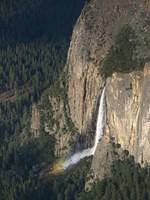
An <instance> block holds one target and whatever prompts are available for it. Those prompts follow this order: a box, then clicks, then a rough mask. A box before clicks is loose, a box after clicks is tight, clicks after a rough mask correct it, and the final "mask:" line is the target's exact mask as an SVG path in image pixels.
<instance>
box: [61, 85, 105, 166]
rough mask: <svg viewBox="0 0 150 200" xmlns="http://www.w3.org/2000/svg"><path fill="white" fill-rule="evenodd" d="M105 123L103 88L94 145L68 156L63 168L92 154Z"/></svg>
mask: <svg viewBox="0 0 150 200" xmlns="http://www.w3.org/2000/svg"><path fill="white" fill-rule="evenodd" d="M105 124H106V105H105V88H104V89H103V92H102V95H101V98H100V104H99V111H98V118H97V125H96V136H95V141H94V146H93V147H92V148H88V149H85V150H83V151H80V152H78V153H75V154H74V155H72V156H71V157H70V158H68V159H67V160H66V161H65V168H67V167H69V166H70V165H74V164H76V163H78V162H79V161H80V160H81V159H83V158H85V157H89V156H91V155H94V153H95V151H96V147H97V144H98V142H99V140H100V139H101V137H102V136H103V132H104V128H105Z"/></svg>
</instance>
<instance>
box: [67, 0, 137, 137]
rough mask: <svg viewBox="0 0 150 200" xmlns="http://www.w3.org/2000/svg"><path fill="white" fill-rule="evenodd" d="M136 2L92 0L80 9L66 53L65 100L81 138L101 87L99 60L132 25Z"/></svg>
mask: <svg viewBox="0 0 150 200" xmlns="http://www.w3.org/2000/svg"><path fill="white" fill-rule="evenodd" d="M138 6H139V1H137V0H134V1H130V0H128V1H123V0H119V1H118V0H113V1H112V0H105V1H104V0H93V1H91V2H90V3H89V4H88V5H86V6H85V8H84V9H83V11H82V13H81V16H80V17H79V19H78V21H77V24H76V26H75V28H74V30H73V35H72V40H71V44H70V48H69V53H68V60H67V65H68V67H69V89H68V100H69V108H70V114H71V118H72V120H73V122H74V124H75V126H76V127H77V128H78V130H79V132H80V133H82V134H84V133H86V131H87V129H89V128H90V127H91V126H92V119H93V118H94V116H95V113H96V112H95V111H96V105H97V99H98V98H97V97H98V94H100V93H101V92H100V91H101V90H100V89H101V88H102V87H103V86H104V79H103V78H102V77H101V75H100V73H99V68H100V65H101V62H102V60H103V59H104V57H105V56H106V54H107V52H108V50H109V48H110V47H111V45H112V43H113V37H114V36H115V35H116V33H117V32H118V30H120V28H121V27H122V26H123V25H124V24H126V23H129V22H132V21H134V18H133V15H134V13H135V12H136V10H137V7H138Z"/></svg>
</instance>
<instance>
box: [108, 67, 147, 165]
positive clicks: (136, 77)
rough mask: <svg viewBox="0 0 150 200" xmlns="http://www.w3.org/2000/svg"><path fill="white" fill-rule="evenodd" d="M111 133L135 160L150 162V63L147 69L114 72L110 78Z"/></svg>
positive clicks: (109, 120)
mask: <svg viewBox="0 0 150 200" xmlns="http://www.w3.org/2000/svg"><path fill="white" fill-rule="evenodd" d="M106 103H107V128H108V133H107V134H108V135H109V136H111V137H114V138H115V141H116V143H119V144H121V147H122V148H123V149H128V150H129V152H130V153H131V154H133V155H134V157H135V160H136V161H137V162H139V163H142V164H145V163H146V162H150V154H149V148H150V64H149V63H148V64H146V65H145V67H144V71H143V72H142V71H137V72H132V73H129V74H118V73H115V74H113V76H112V78H108V79H107V82H106Z"/></svg>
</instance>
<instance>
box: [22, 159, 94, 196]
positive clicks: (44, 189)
mask: <svg viewBox="0 0 150 200" xmlns="http://www.w3.org/2000/svg"><path fill="white" fill-rule="evenodd" d="M90 164H91V161H90V159H87V160H82V161H81V162H80V163H79V164H78V165H77V166H75V167H73V168H72V169H69V170H67V171H66V172H64V173H63V174H61V175H58V176H55V177H52V176H50V177H49V178H48V179H45V180H40V181H39V180H36V182H35V183H34V186H35V187H36V190H35V189H34V187H33V185H32V187H27V188H26V191H25V192H24V194H23V196H24V198H23V199H29V200H30V199H36V200H41V199H45V200H57V199H60V200H70V199H71V200H78V199H79V197H80V193H81V192H82V191H84V186H85V182H86V175H87V173H88V171H89V168H90Z"/></svg>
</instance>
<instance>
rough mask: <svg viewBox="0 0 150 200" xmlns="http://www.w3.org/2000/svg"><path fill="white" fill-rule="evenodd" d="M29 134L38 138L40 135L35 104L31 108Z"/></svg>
mask: <svg viewBox="0 0 150 200" xmlns="http://www.w3.org/2000/svg"><path fill="white" fill-rule="evenodd" d="M31 132H32V133H33V135H34V136H35V137H38V136H39V133H40V111H39V109H38V106H37V105H36V104H34V105H33V106H32V117H31Z"/></svg>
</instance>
